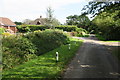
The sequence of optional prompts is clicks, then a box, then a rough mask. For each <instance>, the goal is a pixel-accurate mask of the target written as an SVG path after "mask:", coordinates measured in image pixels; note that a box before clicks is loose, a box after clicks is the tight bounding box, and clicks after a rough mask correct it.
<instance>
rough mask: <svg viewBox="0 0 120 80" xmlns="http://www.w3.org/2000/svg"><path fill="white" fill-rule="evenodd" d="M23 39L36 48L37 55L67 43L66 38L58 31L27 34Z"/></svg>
mask: <svg viewBox="0 0 120 80" xmlns="http://www.w3.org/2000/svg"><path fill="white" fill-rule="evenodd" d="M24 37H26V38H28V39H29V40H30V41H31V42H32V43H33V44H34V45H35V46H36V47H37V53H36V54H37V55H41V54H43V53H46V52H48V51H51V50H53V49H55V48H57V47H59V46H61V45H63V44H66V43H68V42H67V41H68V38H67V36H66V35H64V34H63V32H62V31H59V30H51V29H50V30H45V31H42V32H41V31H38V32H34V33H29V34H27V35H25V36H24Z"/></svg>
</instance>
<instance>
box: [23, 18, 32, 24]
mask: <svg viewBox="0 0 120 80" xmlns="http://www.w3.org/2000/svg"><path fill="white" fill-rule="evenodd" d="M31 21H32V20H30V19H25V20H23V24H24V25H28V24H29V23H30V22H31Z"/></svg>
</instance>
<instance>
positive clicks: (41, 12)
mask: <svg viewBox="0 0 120 80" xmlns="http://www.w3.org/2000/svg"><path fill="white" fill-rule="evenodd" d="M0 3H1V5H0V17H7V18H9V19H11V20H12V21H13V22H15V21H18V22H22V21H24V20H25V19H30V20H35V19H36V18H39V17H40V16H42V17H43V18H45V17H46V9H47V8H48V7H49V6H51V8H52V9H53V10H54V12H53V15H54V17H55V18H56V19H58V20H59V21H60V22H61V23H62V24H63V23H65V22H66V17H67V16H70V15H80V14H81V10H82V8H83V7H84V6H85V5H87V4H88V0H0Z"/></svg>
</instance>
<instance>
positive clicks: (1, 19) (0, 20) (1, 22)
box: [0, 17, 16, 26]
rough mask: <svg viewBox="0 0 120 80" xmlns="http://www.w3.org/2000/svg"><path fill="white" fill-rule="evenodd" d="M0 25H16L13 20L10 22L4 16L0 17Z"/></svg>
mask: <svg viewBox="0 0 120 80" xmlns="http://www.w3.org/2000/svg"><path fill="white" fill-rule="evenodd" d="M0 25H3V26H16V24H15V23H14V22H12V21H11V20H10V19H8V18H5V17H0Z"/></svg>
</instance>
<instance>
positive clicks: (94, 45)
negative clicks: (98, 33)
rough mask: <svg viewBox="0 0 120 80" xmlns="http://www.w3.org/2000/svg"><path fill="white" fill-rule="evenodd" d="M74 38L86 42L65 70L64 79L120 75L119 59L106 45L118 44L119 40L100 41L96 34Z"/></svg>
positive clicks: (114, 76)
mask: <svg viewBox="0 0 120 80" xmlns="http://www.w3.org/2000/svg"><path fill="white" fill-rule="evenodd" d="M74 38H78V39H82V40H84V43H83V45H82V46H81V47H80V48H79V50H78V52H77V54H76V56H75V57H74V59H73V60H72V61H71V63H70V64H69V66H68V68H67V69H66V70H65V73H64V75H63V79H66V78H118V77H120V73H119V71H120V69H119V67H120V66H119V62H118V59H117V58H116V57H115V56H113V55H111V53H110V51H109V50H108V49H107V48H106V46H118V43H117V42H112V43H111V42H110V43H107V42H103V41H99V40H97V38H95V36H94V35H91V36H90V37H88V38H81V37H74Z"/></svg>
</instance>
